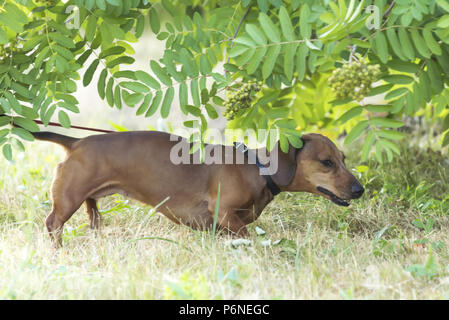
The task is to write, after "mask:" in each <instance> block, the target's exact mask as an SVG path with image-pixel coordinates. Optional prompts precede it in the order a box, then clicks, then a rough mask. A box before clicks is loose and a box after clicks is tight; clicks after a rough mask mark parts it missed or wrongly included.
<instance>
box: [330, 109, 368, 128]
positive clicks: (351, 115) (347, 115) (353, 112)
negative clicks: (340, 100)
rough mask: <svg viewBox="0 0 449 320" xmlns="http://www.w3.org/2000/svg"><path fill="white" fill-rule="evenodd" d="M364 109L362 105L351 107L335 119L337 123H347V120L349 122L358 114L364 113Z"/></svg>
mask: <svg viewBox="0 0 449 320" xmlns="http://www.w3.org/2000/svg"><path fill="white" fill-rule="evenodd" d="M362 111H363V108H362V107H361V106H356V107H354V108H351V109H349V110H348V111H346V112H345V113H344V114H343V115H342V116H341V117H340V118H338V119H337V120H336V121H335V123H338V124H345V123H346V122H348V121H349V120H351V119H352V118H355V117H357V116H358V115H360V114H361V113H362Z"/></svg>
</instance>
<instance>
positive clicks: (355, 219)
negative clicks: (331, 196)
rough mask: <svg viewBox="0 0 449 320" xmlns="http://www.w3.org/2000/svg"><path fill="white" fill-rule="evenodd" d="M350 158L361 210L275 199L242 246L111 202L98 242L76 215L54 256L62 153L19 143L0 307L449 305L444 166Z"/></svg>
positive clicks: (2, 239)
mask: <svg viewBox="0 0 449 320" xmlns="http://www.w3.org/2000/svg"><path fill="white" fill-rule="evenodd" d="M354 150H358V146H354V147H353V149H351V150H345V152H346V153H348V154H349V160H348V167H351V168H355V167H356V166H358V171H359V172H356V174H357V175H358V176H359V178H360V181H361V182H362V183H363V184H364V185H365V187H366V189H367V193H366V194H365V195H364V196H363V197H362V199H361V200H359V201H355V202H353V204H352V205H351V206H350V207H349V208H343V207H338V206H335V205H334V204H332V203H330V202H329V201H327V200H325V199H323V198H320V197H316V196H312V195H307V194H299V193H298V194H295V193H283V194H281V195H279V196H277V197H276V199H275V200H274V201H273V202H272V203H271V204H270V205H269V206H268V207H267V208H266V209H265V211H264V213H263V214H262V215H261V217H260V218H259V220H257V221H256V222H255V223H253V224H251V225H250V226H249V231H250V234H251V235H250V236H249V238H248V240H249V241H250V243H249V244H248V243H246V242H244V241H235V240H233V239H231V238H229V237H228V236H225V235H223V234H217V235H216V237H215V240H213V241H211V239H212V238H211V234H210V233H202V232H193V231H191V230H189V229H188V228H187V227H183V226H177V225H175V224H173V223H171V222H170V221H169V220H168V219H166V218H165V217H162V216H160V215H159V214H157V213H155V212H154V210H152V209H151V208H150V207H149V206H145V205H142V204H140V203H138V202H135V201H132V200H126V199H125V198H122V197H120V196H112V197H109V198H106V199H103V200H102V201H101V203H100V208H101V211H102V216H103V226H102V229H101V232H100V233H97V232H94V231H91V230H90V229H89V228H88V226H87V214H86V213H85V212H84V208H81V209H80V210H79V212H77V213H76V214H75V215H74V216H73V217H72V219H70V220H69V221H68V223H67V224H66V228H65V232H64V247H63V248H62V249H61V250H59V251H58V252H57V253H55V251H54V250H53V249H52V247H51V244H50V241H49V237H48V235H47V233H46V230H45V228H44V220H45V217H46V215H47V214H48V212H49V210H50V206H51V203H50V200H49V194H48V190H49V188H50V185H51V181H52V177H53V170H54V168H55V166H56V164H57V163H58V162H59V161H60V160H61V159H62V158H63V156H64V152H63V151H62V150H61V148H59V147H57V146H55V145H52V144H49V143H42V142H36V143H31V144H28V145H27V152H26V153H23V154H16V155H15V162H14V163H8V162H7V161H6V160H4V159H3V158H0V167H1V168H2V169H1V171H0V189H1V190H2V192H1V193H0V275H1V277H0V298H2V299H179V298H189V299H441V298H443V299H446V298H449V296H448V292H449V273H448V271H449V269H448V265H449V253H448V250H447V248H448V246H449V233H448V229H449V219H448V212H449V197H448V194H449V192H448V191H449V161H448V160H447V156H443V155H441V154H440V153H438V152H433V151H431V150H424V149H418V148H417V147H412V146H410V145H409V144H408V143H407V142H404V144H403V145H402V154H401V157H397V158H396V159H395V160H394V162H392V163H389V164H383V165H377V164H375V163H369V164H365V165H366V166H364V165H362V164H360V163H359V161H358V157H357V155H355V153H354ZM222 191H223V190H222Z"/></svg>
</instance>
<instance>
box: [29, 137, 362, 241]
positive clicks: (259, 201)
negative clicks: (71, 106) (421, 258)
mask: <svg viewBox="0 0 449 320" xmlns="http://www.w3.org/2000/svg"><path fill="white" fill-rule="evenodd" d="M34 136H35V138H36V139H38V140H46V141H51V142H55V143H58V144H60V145H62V146H63V147H64V148H65V149H66V151H67V158H66V159H65V160H64V161H63V162H62V163H60V164H59V165H58V167H57V170H56V175H55V178H54V182H53V186H52V200H53V208H52V211H51V213H50V214H49V216H48V217H47V220H46V225H47V229H48V231H49V233H50V236H51V238H52V240H53V241H54V242H55V245H58V244H59V245H60V244H61V233H62V228H63V226H64V223H65V222H66V221H67V220H68V219H70V217H71V216H72V214H73V213H74V212H75V211H76V210H77V209H78V208H79V207H80V206H81V205H82V203H83V202H84V203H85V205H86V209H87V213H88V215H89V218H90V225H91V227H92V228H98V227H99V223H100V214H99V212H98V208H97V204H96V201H97V199H99V198H101V197H105V196H108V195H111V194H114V193H119V194H123V195H125V196H129V197H131V198H134V199H137V200H139V201H141V202H144V203H147V204H150V205H152V206H155V205H157V204H158V203H160V202H162V201H163V200H166V198H167V197H169V198H168V200H167V201H166V202H164V203H163V205H162V206H161V207H160V208H159V210H158V211H160V212H161V213H163V214H164V215H165V216H166V217H168V218H169V219H170V220H172V221H174V222H176V223H183V224H186V225H188V226H190V227H192V228H195V229H210V228H211V227H212V225H213V222H214V212H215V206H216V204H217V194H218V186H219V185H220V190H221V192H220V198H219V202H218V203H219V210H218V219H217V226H218V228H220V229H227V230H228V231H230V232H231V233H233V234H235V235H237V236H245V235H246V234H247V229H246V225H247V224H249V223H251V222H253V221H255V220H256V219H257V218H258V217H259V215H260V213H261V212H262V210H263V209H264V208H265V206H266V205H267V204H268V203H269V202H270V201H271V200H272V199H273V197H274V194H277V193H278V192H280V191H302V192H310V193H314V194H318V195H321V196H323V197H325V198H328V199H330V200H331V201H333V202H334V203H336V204H338V205H343V206H347V205H349V200H350V199H357V198H360V197H361V196H362V194H363V192H364V189H363V187H362V186H361V184H360V183H359V182H358V181H357V179H356V178H355V177H354V176H353V175H352V174H351V173H350V172H349V171H348V170H347V169H346V167H345V164H344V155H343V153H342V152H341V151H339V150H338V149H337V148H336V146H335V145H334V144H333V143H332V142H331V141H330V140H329V139H328V138H326V137H324V136H322V135H319V134H308V135H304V136H303V137H302V140H303V142H304V145H303V147H302V148H301V149H295V148H294V147H292V146H290V149H289V151H288V153H283V152H281V151H279V152H278V153H277V157H276V158H277V159H276V160H277V164H278V168H277V171H276V172H275V173H273V174H272V175H268V176H267V175H261V174H260V170H259V168H258V166H259V167H260V166H261V165H260V162H258V163H257V165H255V164H254V163H250V161H246V162H245V163H243V164H236V162H235V161H234V162H233V164H206V163H200V164H191V163H190V164H182V163H181V164H174V163H173V162H172V161H170V159H171V158H170V155H171V150H172V148H174V147H175V146H176V145H177V144H179V143H180V144H187V145H189V143H188V142H187V141H186V140H185V139H183V138H181V137H178V138H179V141H172V140H173V139H170V135H169V134H167V133H163V132H157V131H135V132H120V133H119V132H117V133H108V134H101V135H93V136H89V137H86V138H83V139H76V138H71V137H67V136H64V135H59V134H55V133H50V132H36V133H34ZM209 146H211V145H209ZM212 146H213V145H212ZM206 147H207V145H206ZM217 147H219V148H221V150H222V151H224V152H223V157H224V154H225V153H226V152H229V151H231V152H232V154H233V155H234V156H233V157H234V158H233V159H234V160H236V157H237V154H238V153H239V152H240V151H239V150H236V148H234V147H231V146H221V145H219V146H217ZM275 148H277V149H275V150H279V145H278V144H277V145H276V146H275ZM187 150H188V149H187ZM259 150H261V149H258V150H256V151H259ZM265 151H266V150H265ZM268 154H269V153H268ZM272 154H274V152H272ZM194 155H195V154H193V155H189V157H191V158H192V157H194ZM248 158H249V157H248V154H246V159H248Z"/></svg>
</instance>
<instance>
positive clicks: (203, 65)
mask: <svg viewBox="0 0 449 320" xmlns="http://www.w3.org/2000/svg"><path fill="white" fill-rule="evenodd" d="M200 71H201V73H202V74H209V73H211V72H212V66H211V64H210V62H209V60H208V59H207V57H206V55H204V54H202V55H201V58H200Z"/></svg>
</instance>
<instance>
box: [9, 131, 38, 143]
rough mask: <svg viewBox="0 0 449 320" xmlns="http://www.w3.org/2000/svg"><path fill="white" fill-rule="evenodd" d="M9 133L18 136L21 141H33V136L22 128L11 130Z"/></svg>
mask: <svg viewBox="0 0 449 320" xmlns="http://www.w3.org/2000/svg"><path fill="white" fill-rule="evenodd" d="M11 133H13V134H15V135H17V136H19V137H20V138H22V139H23V140H27V141H34V137H33V135H32V134H31V133H30V132H29V131H27V130H24V129H22V128H12V129H11Z"/></svg>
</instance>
